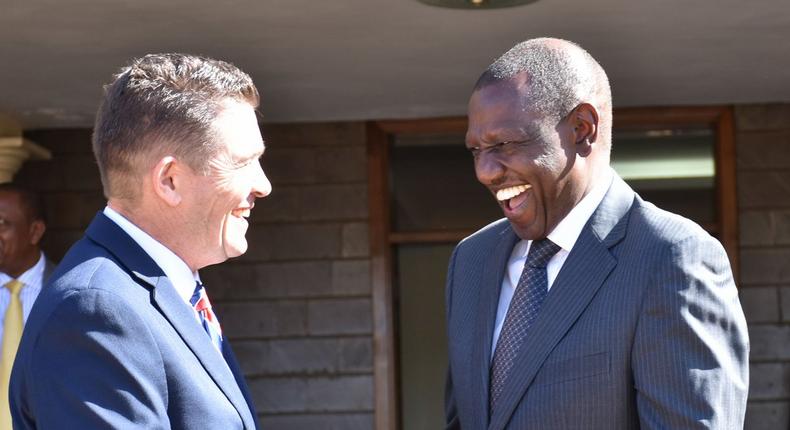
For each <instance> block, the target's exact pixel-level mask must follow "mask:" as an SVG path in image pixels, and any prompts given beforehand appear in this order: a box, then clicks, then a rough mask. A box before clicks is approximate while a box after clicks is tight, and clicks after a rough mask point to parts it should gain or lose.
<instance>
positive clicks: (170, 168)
mask: <svg viewBox="0 0 790 430" xmlns="http://www.w3.org/2000/svg"><path fill="white" fill-rule="evenodd" d="M181 170H182V163H179V162H178V160H176V159H175V158H174V157H172V156H167V157H163V158H162V159H161V160H159V162H157V163H156V166H154V168H153V169H152V170H151V172H150V175H151V183H152V184H153V187H154V193H155V194H156V196H157V197H159V198H160V199H162V201H163V202H164V203H165V204H166V205H168V206H173V207H175V206H177V205H178V204H179V203H181V198H182V196H181V193H182V192H183V190H181V189H180V188H179V187H178V185H179V184H180V182H179V179H180V178H179V177H178V176H179V175H180V174H181Z"/></svg>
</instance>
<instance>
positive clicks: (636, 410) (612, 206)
mask: <svg viewBox="0 0 790 430" xmlns="http://www.w3.org/2000/svg"><path fill="white" fill-rule="evenodd" d="M517 241H518V237H517V236H516V235H515V233H514V232H513V230H512V229H511V227H510V224H509V223H508V221H507V220H500V221H497V222H495V223H493V224H491V225H489V226H487V227H485V228H483V229H482V230H480V231H478V232H477V233H475V234H474V235H472V236H470V237H468V238H466V239H465V240H463V241H462V242H461V243H460V244H459V245H458V246H457V247H456V249H455V251H454V252H453V255H452V258H451V261H450V267H449V272H448V280H447V318H448V331H449V333H448V334H449V355H450V365H449V371H448V379H447V396H446V400H447V401H446V413H447V428H450V429H458V428H462V429H464V430H475V429H489V430H501V429H530V430H533V429H607V430H609V429H638V428H645V429H692V428H695V429H696V428H712V429H727V430H730V429H738V428H742V427H743V419H744V413H745V408H746V396H747V391H748V381H749V375H748V353H749V342H748V335H747V331H746V321H745V319H744V316H743V312H742V310H741V306H740V303H739V301H738V292H737V290H736V287H735V284H734V282H733V278H732V273H731V271H730V266H729V262H728V259H727V256H726V254H725V252H724V250H723V248H722V247H721V245H720V244H719V242H718V241H716V240H715V239H714V238H712V237H711V236H710V235H708V234H707V233H706V232H705V231H704V230H702V229H701V228H700V227H699V226H697V225H696V224H694V223H693V222H691V221H689V220H687V219H685V218H682V217H680V216H677V215H673V214H670V213H668V212H665V211H662V210H660V209H658V208H656V207H655V206H653V205H652V204H650V203H647V202H645V201H643V200H642V199H640V198H639V196H637V195H636V194H635V193H634V192H633V190H631V188H629V187H628V185H626V184H625V183H624V182H623V181H622V180H621V179H620V178H619V177H615V179H614V181H613V183H612V186H611V187H610V189H609V190H608V192H607V194H606V196H605V197H604V199H603V201H602V202H601V204H600V206H599V207H598V208H597V209H596V211H595V213H594V214H593V215H592V217H591V218H590V220H589V221H588V223H587V225H586V226H585V228H584V230H583V231H582V233H581V235H580V236H579V239H578V240H577V242H576V245H575V246H574V247H573V249H572V250H571V252H570V255H569V256H568V259H567V260H566V261H565V263H564V265H563V267H562V270H561V271H560V273H559V274H558V276H557V278H556V280H555V281H554V284H553V286H552V288H551V290H550V292H549V294H548V296H547V297H546V301H545V302H544V304H543V308H542V310H541V313H540V315H539V316H538V318H537V320H536V321H535V323H534V324H533V326H532V328H531V329H530V332H529V334H528V338H527V340H526V341H525V343H524V345H522V347H521V350H520V352H519V356H518V357H517V359H516V364H515V365H514V367H513V370H512V371H511V372H512V373H511V376H510V378H509V380H508V382H507V384H508V385H507V386H506V387H505V392H504V393H503V395H502V398H501V399H500V402H499V404H500V407H498V408H497V411H496V415H494V416H492V417H490V419H489V411H488V389H489V385H488V384H489V368H490V362H491V341H492V333H493V329H494V318H495V315H496V307H497V302H498V299H499V292H500V287H501V282H502V277H503V276H504V271H505V266H506V264H507V260H508V257H509V255H510V253H511V251H512V249H513V246H514V245H515V243H516V242H517Z"/></svg>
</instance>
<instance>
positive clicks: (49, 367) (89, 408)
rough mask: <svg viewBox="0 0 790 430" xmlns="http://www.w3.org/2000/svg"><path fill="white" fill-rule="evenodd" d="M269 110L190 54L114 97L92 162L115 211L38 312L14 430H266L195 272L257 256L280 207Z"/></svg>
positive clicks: (157, 58)
mask: <svg viewBox="0 0 790 430" xmlns="http://www.w3.org/2000/svg"><path fill="white" fill-rule="evenodd" d="M258 102H259V95H258V90H257V89H256V87H255V85H254V84H253V82H252V79H251V78H250V77H249V76H248V75H247V74H246V73H244V72H242V71H241V70H239V69H238V68H237V67H235V66H233V65H232V64H229V63H226V62H223V61H218V60H213V59H209V58H204V57H198V56H192V55H183V54H157V55H147V56H144V57H142V58H139V59H136V60H134V61H133V62H132V63H131V65H130V66H128V67H126V68H124V69H123V70H122V71H121V73H120V74H118V75H117V76H116V77H115V80H114V81H113V82H112V83H111V84H109V85H108V86H107V87H106V88H105V96H104V99H103V101H102V104H101V107H100V108H99V112H98V114H97V117H96V125H95V128H94V135H93V151H94V155H95V156H96V160H97V163H98V165H99V171H100V173H101V179H102V185H103V187H104V194H105V196H106V197H107V200H108V202H107V207H105V208H104V210H103V211H101V212H100V213H98V214H97V215H96V217H95V218H94V220H93V221H92V222H91V224H90V226H88V228H87V230H86V232H85V236H84V237H83V238H82V239H81V240H80V241H78V242H77V243H76V244H75V245H74V246H73V247H72V248H71V249H70V250H69V251H68V253H67V254H66V256H65V257H64V258H63V261H62V262H61V263H60V266H59V267H58V269H56V271H55V273H54V275H53V277H52V281H51V282H50V283H49V284H48V285H47V288H45V289H44V291H42V293H41V295H40V296H39V299H38V301H37V302H36V305H35V306H34V308H33V311H32V312H31V315H30V320H29V321H28V327H27V328H26V330H25V333H24V335H23V337H22V342H21V344H20V346H19V353H18V356H17V360H16V365H15V366H14V369H13V372H12V375H11V388H10V403H11V412H12V416H13V419H14V428H16V429H80V430H85V429H110V428H112V429H132V428H139V429H223V430H233V429H253V428H256V427H257V419H256V414H255V409H254V407H253V405H252V400H251V397H250V393H249V390H248V389H247V385H246V383H245V381H244V377H243V375H242V372H241V369H240V368H239V366H238V363H237V362H236V359H235V357H234V355H233V352H232V351H231V348H230V345H229V343H228V341H227V339H226V338H225V336H224V334H223V333H222V329H221V326H220V321H219V319H218V318H217V316H216V315H215V314H214V312H213V310H212V307H211V304H210V302H209V299H208V294H207V291H206V290H207V288H206V287H204V286H203V284H202V283H201V282H200V276H199V274H198V270H199V269H201V268H203V267H206V266H209V265H212V264H218V263H221V262H223V261H225V260H227V259H228V258H232V257H237V256H239V255H241V254H243V253H244V252H245V251H246V250H247V240H246V238H245V234H246V232H247V227H248V222H247V218H248V217H249V216H250V211H251V210H252V208H253V206H254V205H255V200H256V199H258V198H262V197H265V196H266V195H268V194H269V193H270V192H271V184H270V183H269V180H268V179H267V178H266V175H265V174H264V173H263V169H262V168H261V164H260V159H261V157H262V156H263V152H264V144H263V139H262V137H261V132H260V129H259V127H258V121H257V117H256V114H255V109H256V108H257V106H258ZM225 287H226V288H233V287H234V286H233V285H226V286H225Z"/></svg>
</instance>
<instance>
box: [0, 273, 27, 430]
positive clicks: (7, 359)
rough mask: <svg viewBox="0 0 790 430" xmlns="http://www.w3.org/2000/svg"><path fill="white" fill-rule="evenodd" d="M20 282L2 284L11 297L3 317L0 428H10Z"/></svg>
mask: <svg viewBox="0 0 790 430" xmlns="http://www.w3.org/2000/svg"><path fill="white" fill-rule="evenodd" d="M22 285H24V284H22V283H21V282H19V281H17V280H16V279H12V280H11V281H9V282H8V283H7V284H5V285H4V287H5V288H8V290H9V291H10V292H11V299H10V300H9V302H8V307H7V308H6V311H5V317H4V318H3V342H2V356H1V357H0V391H1V392H0V430H5V429H9V430H10V429H11V410H10V409H9V407H8V381H9V379H10V378H11V367H13V365H14V358H15V357H16V350H17V348H18V347H19V339H21V338H22V324H23V322H22V302H21V301H20V300H19V291H20V290H21V289H22Z"/></svg>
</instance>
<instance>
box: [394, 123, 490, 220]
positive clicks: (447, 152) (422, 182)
mask: <svg viewBox="0 0 790 430" xmlns="http://www.w3.org/2000/svg"><path fill="white" fill-rule="evenodd" d="M390 157H391V163H390V165H391V166H392V171H391V175H392V176H391V184H392V193H393V195H392V199H393V200H392V225H393V231H396V232H414V231H440V230H476V229H478V228H480V227H482V226H484V225H486V224H488V223H490V222H491V221H494V220H496V219H498V218H501V217H502V211H501V210H500V209H499V206H498V205H497V204H496V201H495V200H494V197H493V196H492V195H491V194H490V193H489V192H488V190H486V189H485V188H484V187H483V186H482V185H481V184H480V183H479V182H477V178H476V177H475V171H474V165H473V162H472V156H471V155H470V154H469V152H468V151H467V150H466V147H465V146H464V138H463V136H461V135H440V136H439V135H437V136H420V137H399V138H397V139H396V140H395V142H394V144H393V145H392V152H391V154H390Z"/></svg>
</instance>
